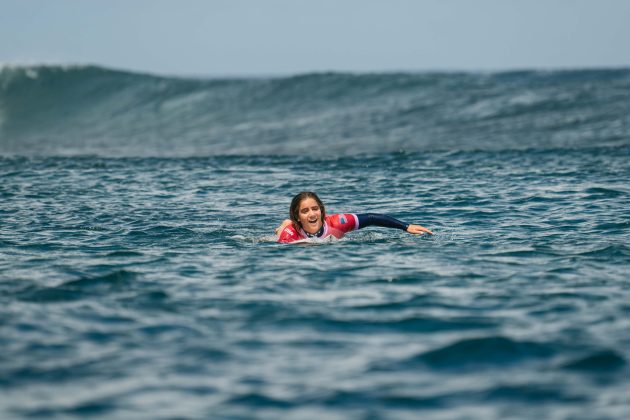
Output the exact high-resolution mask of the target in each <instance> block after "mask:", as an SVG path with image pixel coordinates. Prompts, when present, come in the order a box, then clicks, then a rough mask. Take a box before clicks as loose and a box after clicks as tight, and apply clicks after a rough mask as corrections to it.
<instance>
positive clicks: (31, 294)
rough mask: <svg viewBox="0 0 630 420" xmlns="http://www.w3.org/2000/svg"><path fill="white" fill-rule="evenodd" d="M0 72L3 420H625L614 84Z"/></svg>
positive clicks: (609, 74)
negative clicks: (306, 209)
mask: <svg viewBox="0 0 630 420" xmlns="http://www.w3.org/2000/svg"><path fill="white" fill-rule="evenodd" d="M0 81H1V83H2V84H1V85H0V86H1V89H2V90H1V91H0V105H1V108H0V111H1V112H2V113H1V114H0V115H1V116H2V119H1V121H2V123H1V124H0V126H1V127H2V128H1V131H0V134H1V135H2V137H0V152H1V154H2V157H0V349H2V351H1V352H0V418H7V419H9V418H10V419H14V418H93V417H96V418H100V417H102V418H156V419H158V418H164V419H167V418H169V419H170V418H194V419H206V418H269V419H278V418H283V419H284V418H286V419H304V418H318V419H320V418H331V419H337V418H338V419H349V418H357V419H373V418H401V419H416V418H449V419H450V418H488V419H491V418H495V419H504V418H533V417H537V418H601V419H608V418H609V419H618V418H627V417H628V416H630V379H628V378H630V370H629V369H630V368H629V367H628V363H629V361H630V323H629V321H628V319H629V317H630V277H629V276H628V273H629V272H630V217H629V216H630V211H629V210H630V183H629V182H628V181H629V180H630V134H629V133H630V124H629V119H628V118H629V117H628V110H629V109H630V102H629V99H628V98H630V89H629V87H630V72H628V71H626V70H603V71H586V72H583V71H576V72H547V73H544V72H523V73H498V74H420V75H408V74H400V75H345V74H325V75H319V74H318V75H305V76H296V77H292V78H279V79H247V80H219V81H217V80H185V79H173V78H160V77H154V76H146V75H138V74H127V73H120V72H112V71H109V70H104V69H99V68H90V67H88V68H61V67H57V68H39V67H36V68H8V67H7V68H4V69H3V70H2V73H1V77H0ZM304 189H308V190H315V191H317V192H318V193H319V194H320V196H321V198H322V199H323V200H324V202H325V203H326V205H327V209H328V212H329V213H336V212H357V213H360V212H379V213H387V214H390V215H392V216H394V217H397V218H399V219H402V220H404V221H408V222H416V223H420V224H422V225H424V226H427V227H429V228H430V229H432V230H433V231H434V232H435V233H436V234H435V236H433V237H416V236H412V235H409V234H406V233H404V232H402V231H398V230H390V229H382V228H368V229H365V230H360V231H358V232H353V233H351V234H349V235H347V236H346V237H345V238H343V239H341V240H332V241H330V240H329V241H325V242H323V243H308V244H301V245H286V244H277V243H276V242H275V237H274V235H273V228H274V227H275V226H276V225H277V224H278V223H280V222H281V221H282V219H284V218H285V217H286V216H287V213H288V206H289V202H290V199H291V197H292V195H293V194H295V193H296V192H298V191H301V190H304Z"/></svg>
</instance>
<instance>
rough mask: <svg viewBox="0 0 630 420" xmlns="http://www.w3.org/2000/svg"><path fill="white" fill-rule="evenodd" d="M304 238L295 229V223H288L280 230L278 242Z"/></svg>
mask: <svg viewBox="0 0 630 420" xmlns="http://www.w3.org/2000/svg"><path fill="white" fill-rule="evenodd" d="M299 239H302V237H301V236H300V233H299V232H298V231H297V229H295V227H294V226H293V224H290V225H287V226H285V227H284V229H282V231H280V235H279V237H278V242H293V241H297V240H299Z"/></svg>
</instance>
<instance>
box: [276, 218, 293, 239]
mask: <svg viewBox="0 0 630 420" xmlns="http://www.w3.org/2000/svg"><path fill="white" fill-rule="evenodd" d="M291 223H293V222H292V221H291V220H289V219H284V221H283V222H282V223H280V226H278V227H277V228H276V230H275V232H276V236H280V232H282V230H283V229H284V228H285V227H287V226H289V225H290V224H291Z"/></svg>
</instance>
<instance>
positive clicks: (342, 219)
mask: <svg viewBox="0 0 630 420" xmlns="http://www.w3.org/2000/svg"><path fill="white" fill-rule="evenodd" d="M339 222H340V223H341V224H342V225H345V224H346V218H345V217H343V216H339Z"/></svg>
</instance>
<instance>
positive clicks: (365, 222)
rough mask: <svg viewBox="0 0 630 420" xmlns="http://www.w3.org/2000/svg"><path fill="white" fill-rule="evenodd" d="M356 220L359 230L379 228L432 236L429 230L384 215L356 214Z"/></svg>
mask: <svg viewBox="0 0 630 420" xmlns="http://www.w3.org/2000/svg"><path fill="white" fill-rule="evenodd" d="M357 219H358V220H359V229H362V228H364V227H368V226H380V227H387V228H393V229H400V230H404V231H406V232H409V233H412V234H414V235H419V234H422V233H428V234H429V235H433V232H431V231H430V230H429V229H427V228H425V227H423V226H420V225H412V224H409V223H405V222H402V221H400V220H398V219H394V218H393V217H391V216H388V215H386V214H379V213H363V214H357Z"/></svg>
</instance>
